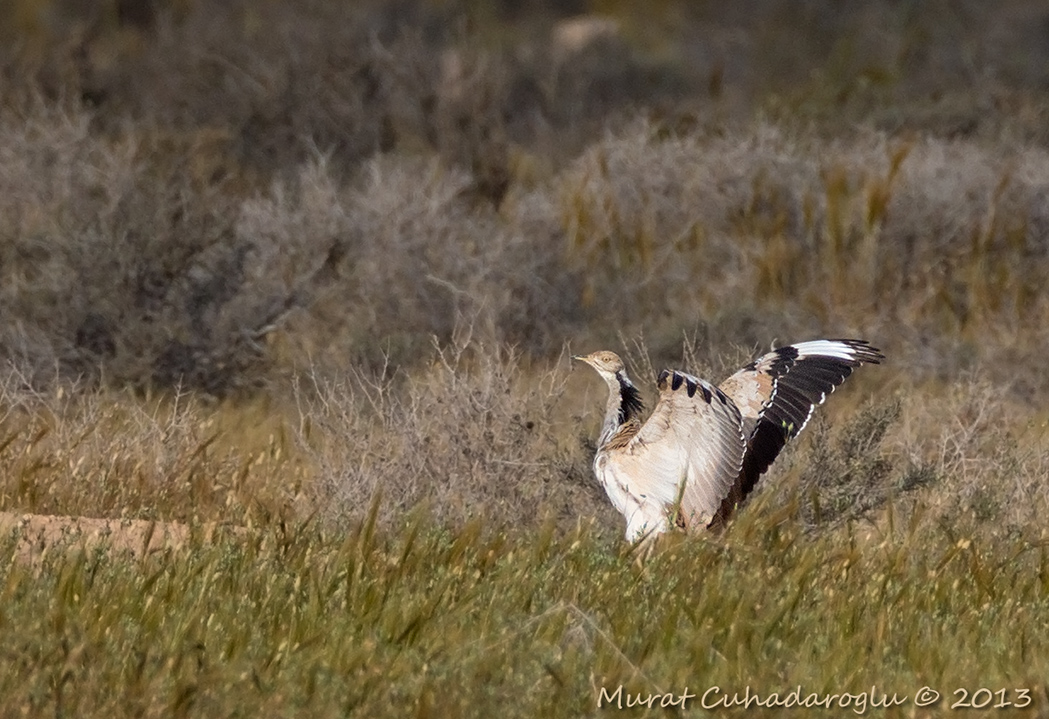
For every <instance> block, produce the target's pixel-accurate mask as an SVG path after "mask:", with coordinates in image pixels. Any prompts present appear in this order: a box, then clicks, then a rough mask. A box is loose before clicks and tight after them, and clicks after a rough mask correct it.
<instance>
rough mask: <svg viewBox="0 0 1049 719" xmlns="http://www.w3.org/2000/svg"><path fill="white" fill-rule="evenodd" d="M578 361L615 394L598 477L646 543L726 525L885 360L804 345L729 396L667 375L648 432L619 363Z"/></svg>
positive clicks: (767, 362)
mask: <svg viewBox="0 0 1049 719" xmlns="http://www.w3.org/2000/svg"><path fill="white" fill-rule="evenodd" d="M573 359H577V360H580V361H582V362H586V363H587V364H588V365H590V366H591V367H593V368H594V369H595V370H597V373H598V374H600V375H601V377H602V378H603V379H604V380H605V382H606V383H607V384H608V389H609V395H608V405H607V407H606V410H605V421H604V425H603V426H602V428H601V436H600V438H599V439H598V442H597V454H596V456H595V457H594V473H595V474H596V475H597V478H598V480H599V481H600V482H601V484H602V485H603V486H604V488H605V491H606V492H607V493H608V498H609V499H611V500H612V504H613V505H615V507H616V509H618V510H619V511H620V513H622V514H623V516H624V517H626V521H627V528H626V537H627V539H628V540H630V541H636V540H638V539H641V538H645V537H651V536H654V535H657V534H661V533H663V532H666V531H668V530H669V529H672V528H673V527H675V526H676V527H680V528H682V529H685V530H695V529H700V528H703V527H709V526H714V525H720V524H722V523H724V521H725V520H727V519H728V517H729V516H730V515H731V514H732V512H733V511H734V510H735V509H736V507H737V506H738V505H739V504H740V503H741V502H742V501H743V500H744V499H746V498H747V495H749V494H750V492H751V491H752V490H753V489H754V487H755V485H756V484H757V482H758V479H759V478H760V477H761V475H762V474H763V473H764V472H765V470H767V469H768V468H769V465H771V464H772V461H773V460H774V459H776V456H777V455H778V454H779V452H780V450H781V449H783V447H784V445H785V444H786V443H787V440H789V439H792V438H793V437H796V436H797V435H798V433H799V432H801V430H802V429H804V427H805V425H806V423H808V421H809V418H810V417H811V416H812V412H813V411H814V410H815V409H816V407H817V406H819V405H820V404H823V401H824V400H825V399H826V398H827V395H828V394H830V393H831V392H833V391H834V390H835V388H836V387H838V385H840V384H841V383H842V382H844V381H845V378H846V377H848V376H849V375H850V374H852V370H853V369H854V368H855V367H858V366H860V365H862V364H864V363H871V364H878V362H879V361H880V360H882V359H884V355H882V354H881V352H880V351H879V350H878V349H876V348H874V347H871V346H870V344H869V343H867V342H866V341H864V340H814V341H812V342H799V343H798V344H794V345H788V346H786V347H780V348H779V349H776V350H773V351H771V352H769V353H768V354H766V355H763V356H762V357H759V358H758V359H756V360H754V361H753V362H751V363H750V364H748V365H746V366H745V367H743V368H742V369H741V370H739V371H738V372H736V373H735V374H734V375H732V376H731V377H729V378H728V379H726V380H725V381H724V382H722V383H721V386H720V387H715V386H714V385H712V384H710V383H709V382H706V381H704V380H702V379H699V378H697V377H693V376H692V375H690V374H686V373H684V372H679V371H677V370H663V371H662V372H660V374H659V379H658V381H657V385H658V387H659V400H658V401H657V402H656V407H655V409H654V410H653V411H652V415H651V416H650V417H649V418H648V420H647V421H646V422H644V423H642V421H641V413H642V412H643V410H644V407H643V405H642V403H641V397H640V394H639V393H638V391H637V388H636V387H635V386H634V384H633V383H632V382H631V381H630V378H629V377H627V374H626V369H625V367H624V366H623V360H621V359H620V358H619V356H618V355H617V354H615V353H614V352H607V351H603V352H594V353H593V354H589V355H586V356H585V357H584V356H575V357H574V358H573Z"/></svg>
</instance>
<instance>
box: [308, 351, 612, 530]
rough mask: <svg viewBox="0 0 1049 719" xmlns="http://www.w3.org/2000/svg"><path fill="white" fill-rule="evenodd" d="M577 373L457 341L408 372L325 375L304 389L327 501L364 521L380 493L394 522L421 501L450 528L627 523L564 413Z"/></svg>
mask: <svg viewBox="0 0 1049 719" xmlns="http://www.w3.org/2000/svg"><path fill="white" fill-rule="evenodd" d="M567 377H568V375H567V374H566V373H564V371H563V370H561V369H558V368H554V369H546V370H542V369H529V368H527V365H525V366H522V362H521V357H520V356H519V355H518V354H517V353H516V352H514V351H512V350H508V349H506V348H499V347H495V348H491V347H489V346H486V345H484V344H481V343H476V342H470V341H468V340H467V339H466V338H464V337H457V339H456V341H455V342H454V343H453V344H451V345H439V346H436V347H435V349H434V350H433V352H432V355H431V360H430V364H429V365H428V366H425V367H422V368H420V369H418V370H415V371H412V372H410V373H407V374H403V375H400V376H396V375H395V376H389V375H385V374H379V375H378V376H375V377H369V376H367V375H363V374H356V375H354V376H351V377H348V378H346V379H345V380H342V381H330V380H329V381H325V380H322V379H319V378H315V385H314V386H312V387H304V388H303V389H302V390H301V391H300V393H299V396H300V401H301V402H303V406H302V416H303V422H304V425H303V430H302V436H303V441H304V443H305V445H306V446H308V447H310V448H311V451H312V453H313V457H314V461H315V462H316V463H317V464H318V465H319V466H321V467H322V472H321V484H320V487H319V496H320V499H319V503H320V505H321V506H324V507H326V508H327V512H328V513H329V514H330V515H331V516H332V517H334V518H335V519H336V520H338V519H345V518H350V519H354V520H356V519H360V518H361V517H362V516H363V514H364V512H365V510H366V508H367V507H368V506H369V504H370V503H371V501H372V500H373V498H375V497H376V496H378V497H380V498H381V505H380V510H379V511H380V515H379V516H380V521H381V522H382V523H384V524H390V523H391V522H392V523H395V524H396V523H399V522H400V521H402V520H403V517H404V515H405V513H406V512H408V511H409V510H411V509H413V508H415V507H417V506H419V505H422V506H424V507H426V508H427V509H428V512H429V513H430V515H431V516H432V517H433V519H435V520H436V521H438V522H439V523H441V524H452V525H455V524H462V523H463V522H466V521H468V520H470V519H481V518H483V519H484V521H485V522H486V524H489V526H492V527H507V528H510V527H534V526H536V525H537V524H538V523H540V522H542V521H544V520H545V519H548V518H553V519H556V520H558V522H559V523H561V524H565V525H572V524H574V523H575V522H576V521H577V520H578V518H580V517H586V516H593V515H594V514H598V515H599V516H601V518H602V520H603V521H605V520H607V521H605V523H606V524H607V526H609V527H618V522H617V521H616V520H615V519H614V511H613V510H611V507H610V505H609V504H608V502H607V500H606V499H605V497H604V493H603V491H602V490H601V489H600V487H599V486H598V485H597V482H596V480H594V479H593V476H592V474H591V472H590V466H589V465H590V457H589V456H588V455H587V454H586V453H585V451H584V450H583V448H582V446H581V445H580V444H579V443H578V441H577V438H576V437H575V435H574V432H572V431H571V430H568V431H566V426H565V425H564V423H563V422H558V421H554V420H553V418H554V417H555V416H557V415H558V414H559V411H558V405H559V404H560V403H561V400H562V396H563V394H564V391H565V383H566V381H567Z"/></svg>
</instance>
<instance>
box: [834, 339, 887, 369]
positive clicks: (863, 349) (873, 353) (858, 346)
mask: <svg viewBox="0 0 1049 719" xmlns="http://www.w3.org/2000/svg"><path fill="white" fill-rule="evenodd" d="M827 341H828V342H841V343H842V344H843V345H846V346H848V347H849V348H850V349H852V350H854V351H855V352H856V363H857V364H881V360H883V359H885V355H884V354H882V351H881V350H880V349H878V348H877V347H874V346H873V345H871V343H870V341H869V340H857V339H830V340H827Z"/></svg>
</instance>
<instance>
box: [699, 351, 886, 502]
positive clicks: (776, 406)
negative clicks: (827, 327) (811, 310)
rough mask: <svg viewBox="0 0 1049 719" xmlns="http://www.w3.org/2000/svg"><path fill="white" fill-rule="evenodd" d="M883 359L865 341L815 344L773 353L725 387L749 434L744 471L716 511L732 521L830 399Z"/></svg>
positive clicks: (745, 368)
mask: <svg viewBox="0 0 1049 719" xmlns="http://www.w3.org/2000/svg"><path fill="white" fill-rule="evenodd" d="M882 359H885V356H884V355H883V354H881V352H880V351H878V349H877V348H875V347H871V346H870V344H869V343H867V342H865V341H864V340H814V341H812V342H799V343H798V344H795V345H788V346H786V347H780V348H779V349H777V350H773V351H772V352H769V353H768V354H766V355H764V356H762V357H761V358H759V359H757V360H755V361H754V362H751V363H750V364H748V365H747V366H746V367H744V368H743V369H741V370H740V371H739V372H736V373H735V374H734V375H732V376H731V377H729V378H728V379H726V380H725V381H724V382H722V383H721V389H722V391H724V393H725V394H727V395H728V396H729V397H730V398H731V399H732V401H733V402H735V403H736V405H737V406H738V407H739V409H740V412H741V414H742V415H743V423H744V430H745V432H746V434H747V449H746V453H745V455H744V457H743V469H742V471H741V472H740V474H739V478H738V480H737V481H736V483H735V484H734V485H733V487H732V490H731V492H730V493H729V495H728V496H727V497H726V498H725V502H724V504H723V506H722V508H721V510H720V511H719V512H718V516H719V517H720V518H722V519H725V518H727V517H728V515H729V514H731V512H732V510H733V509H734V508H735V506H736V504H738V503H739V502H741V501H742V500H743V499H745V498H746V496H747V495H748V494H750V492H751V491H752V490H753V489H754V487H755V485H756V484H757V482H758V479H759V478H760V477H761V475H762V474H763V473H764V472H765V470H767V469H768V468H769V465H770V464H772V462H773V460H774V459H776V457H777V456H778V455H779V453H780V450H782V449H783V447H784V445H786V443H787V441H788V440H789V439H792V438H793V437H796V436H797V435H798V433H799V432H801V430H802V429H804V428H805V425H806V424H807V423H808V421H809V418H810V417H811V416H812V413H813V411H814V410H815V409H816V407H818V406H819V405H821V404H823V401H824V400H825V399H827V395H828V394H830V393H831V392H833V391H834V390H835V389H836V388H837V387H838V386H839V385H840V384H841V383H842V382H844V381H845V379H846V378H847V377H848V376H849V375H850V374H852V370H853V369H854V368H856V367H858V366H860V365H861V364H864V363H868V362H869V363H871V364H878V363H879V361H880V360H882Z"/></svg>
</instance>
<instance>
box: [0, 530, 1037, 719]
mask: <svg viewBox="0 0 1049 719" xmlns="http://www.w3.org/2000/svg"><path fill="white" fill-rule="evenodd" d="M636 559H637V558H636V557H635V556H633V555H632V554H631V553H630V552H629V551H628V550H626V549H625V548H624V547H623V546H621V545H620V543H619V542H610V541H607V540H602V539H599V538H595V536H594V533H593V532H592V531H590V529H588V527H587V526H585V525H582V526H581V527H580V528H579V529H577V530H576V531H573V532H570V533H567V534H565V535H562V536H558V535H556V534H554V533H553V532H551V531H544V530H538V531H526V532H520V533H511V534H506V533H489V532H485V531H483V530H482V529H481V528H480V526H479V525H478V524H473V525H469V526H467V527H465V528H463V529H462V530H459V531H457V532H451V533H449V532H447V531H436V530H434V529H432V528H430V527H427V526H426V523H425V522H424V523H422V524H420V523H419V522H415V523H410V524H409V525H408V526H406V527H404V528H402V529H400V530H398V531H392V532H376V531H374V527H373V526H372V525H368V524H365V525H363V526H362V527H360V528H358V530H357V531H355V532H352V533H349V534H348V535H332V534H324V533H322V532H320V531H318V530H317V529H316V528H315V527H312V526H308V525H307V526H298V527H287V528H285V529H284V530H283V531H277V530H276V529H273V530H269V531H264V532H262V533H261V534H260V535H259V536H258V537H257V538H255V539H254V540H250V541H236V542H235V541H220V542H219V543H217V544H214V545H203V544H201V543H199V542H196V543H191V545H190V546H189V547H187V548H186V549H185V551H181V552H176V553H173V554H171V555H169V556H164V557H161V558H152V559H148V560H144V561H140V562H127V561H116V560H111V559H108V558H107V555H106V554H105V553H104V552H95V553H90V554H84V553H79V554H72V555H66V554H62V553H55V554H53V555H51V556H50V557H46V558H45V559H44V560H43V562H42V564H40V565H38V566H35V567H33V566H29V565H26V564H24V563H19V562H10V563H9V562H7V561H5V562H4V563H3V566H4V567H5V569H4V570H3V574H2V576H0V595H2V598H3V601H2V604H0V607H2V608H0V627H2V636H3V639H2V641H0V652H2V656H3V664H4V667H5V671H4V672H3V674H2V676H0V696H2V697H3V700H2V701H3V705H4V706H5V707H6V712H5V713H7V714H9V715H18V714H20V713H24V714H27V715H31V716H50V715H55V716H102V715H105V716H111V717H123V716H129V717H130V716H209V717H218V716H314V717H325V716H344V715H347V714H353V715H357V716H370V717H380V716H404V715H405V714H406V713H409V714H411V715H424V716H425V715H428V716H491V715H493V714H495V713H499V714H506V715H510V716H579V715H593V714H595V713H597V700H598V697H599V696H600V690H601V688H602V687H604V688H606V689H607V690H608V691H609V692H614V691H615V689H616V688H617V687H618V686H620V685H622V686H623V687H624V692H627V693H630V694H637V693H643V694H648V693H664V692H673V693H675V694H680V693H682V692H683V691H685V689H686V688H687V689H688V691H690V692H692V693H696V694H702V693H703V692H704V691H705V690H706V689H707V688H709V687H712V686H718V687H720V688H721V689H722V690H723V691H725V692H727V693H729V694H731V693H733V692H736V691H739V692H743V691H744V690H745V688H746V687H748V686H749V687H750V688H751V691H752V692H756V693H759V694H763V695H768V694H769V693H771V692H780V693H785V692H789V691H792V690H793V689H794V688H795V687H796V686H797V685H799V684H800V685H801V686H802V687H803V689H804V690H805V692H806V693H808V692H816V693H820V694H822V693H842V692H850V693H854V694H855V693H859V692H863V691H867V690H869V688H870V687H871V685H875V686H876V687H877V688H878V690H879V691H881V692H887V693H890V694H891V693H893V692H896V693H899V694H900V695H901V696H902V695H905V694H908V693H909V694H911V695H913V693H914V692H916V691H917V690H918V689H920V688H921V687H922V686H930V687H933V688H935V689H937V690H939V691H940V692H941V693H942V694H943V695H944V699H943V701H942V702H941V703H940V704H939V705H937V707H938V709H939V710H946V708H947V703H949V702H950V701H953V700H954V698H953V697H952V696H951V692H953V690H954V689H955V688H956V687H962V688H969V690H970V691H974V690H976V689H978V688H980V687H988V688H990V689H992V690H993V691H997V690H998V689H1000V688H1007V689H1009V690H1010V695H1011V696H1012V695H1013V694H1012V690H1013V689H1014V688H1027V689H1030V690H1031V692H1032V696H1035V697H1036V702H1035V704H1036V705H1037V706H1040V709H1041V710H1044V704H1042V702H1043V701H1044V681H1045V675H1046V671H1047V670H1049V667H1047V666H1046V656H1049V655H1047V652H1046V650H1047V647H1046V641H1047V640H1046V637H1047V636H1049V635H1047V633H1046V626H1047V624H1049V599H1047V597H1049V554H1047V550H1046V547H1045V546H1044V545H1040V544H1031V543H1026V542H1023V541H1014V542H1011V543H1004V544H1001V545H995V546H986V545H981V544H979V543H978V542H975V541H971V540H969V539H965V538H954V537H950V536H947V535H946V534H945V533H939V534H936V535H934V536H933V537H932V538H931V539H927V540H925V541H922V542H917V541H915V540H914V538H913V536H912V535H911V534H909V533H908V531H907V530H906V529H901V530H899V531H897V532H896V533H894V534H893V535H892V536H888V537H876V536H871V537H861V536H860V532H859V531H851V530H850V531H842V532H840V533H838V534H835V535H833V536H831V535H822V536H809V535H805V534H801V533H799V532H798V531H797V530H796V529H794V528H792V525H791V523H789V522H783V521H776V519H775V518H774V517H772V516H769V515H766V516H763V517H761V518H760V519H756V520H751V521H745V522H743V523H740V524H737V525H736V526H735V527H734V529H733V531H732V532H731V533H729V534H728V535H726V537H725V538H724V539H723V540H710V539H702V538H701V539H695V538H692V539H675V540H673V541H671V542H669V543H668V546H664V547H661V548H660V550H659V551H658V552H657V553H656V555H655V556H654V557H653V558H652V559H651V560H650V561H648V562H647V563H645V564H644V565H642V564H641V563H639V562H638V561H636ZM688 709H689V711H690V712H693V713H699V711H698V710H699V702H698V700H693V701H690V702H689V704H688ZM738 713H739V715H741V716H742V715H744V714H746V712H745V711H742V710H740V711H739V712H738ZM945 713H947V712H946V711H945ZM658 714H659V712H658V711H651V712H648V713H647V714H645V713H643V712H642V711H641V710H637V711H636V712H635V713H634V714H633V715H637V716H641V715H658ZM888 715H889V716H913V715H915V714H914V706H913V704H911V703H909V704H907V705H904V706H902V707H901V708H900V709H899V710H897V711H895V712H890V713H889V714H888ZM1028 715H1032V716H1033V715H1034V714H1033V713H1030V714H1028Z"/></svg>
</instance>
